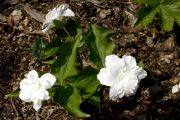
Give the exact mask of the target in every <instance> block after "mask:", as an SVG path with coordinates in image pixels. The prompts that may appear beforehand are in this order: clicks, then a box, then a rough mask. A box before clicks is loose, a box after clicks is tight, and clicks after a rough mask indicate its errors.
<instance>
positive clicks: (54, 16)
mask: <svg viewBox="0 0 180 120" xmlns="http://www.w3.org/2000/svg"><path fill="white" fill-rule="evenodd" d="M64 16H67V17H70V16H74V12H73V11H72V10H71V9H69V5H68V4H62V5H60V6H59V7H57V8H54V9H52V10H51V11H49V12H48V13H47V14H46V16H45V21H44V22H43V26H42V29H43V30H42V31H43V32H48V31H49V30H50V29H51V28H53V27H54V23H53V20H60V21H62V20H63V18H64Z"/></svg>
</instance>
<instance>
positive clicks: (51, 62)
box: [42, 59, 56, 65]
mask: <svg viewBox="0 0 180 120" xmlns="http://www.w3.org/2000/svg"><path fill="white" fill-rule="evenodd" d="M55 61H56V59H51V60H47V61H42V63H44V64H49V65H52V64H54V63H55Z"/></svg>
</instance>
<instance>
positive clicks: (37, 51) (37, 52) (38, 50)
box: [31, 38, 47, 60]
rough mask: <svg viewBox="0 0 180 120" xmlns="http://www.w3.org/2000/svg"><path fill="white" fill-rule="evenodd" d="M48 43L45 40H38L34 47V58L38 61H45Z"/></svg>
mask: <svg viewBox="0 0 180 120" xmlns="http://www.w3.org/2000/svg"><path fill="white" fill-rule="evenodd" d="M46 45H47V42H46V41H45V40H43V39H40V38H38V39H37V40H36V41H35V42H34V43H33V44H32V45H31V50H32V53H33V55H34V57H37V58H38V59H40V60H41V59H44V57H45V55H44V50H45V48H46Z"/></svg>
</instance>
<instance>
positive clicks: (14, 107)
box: [10, 99, 19, 117]
mask: <svg viewBox="0 0 180 120" xmlns="http://www.w3.org/2000/svg"><path fill="white" fill-rule="evenodd" d="M10 101H11V104H12V107H13V109H14V111H15V113H16V115H17V117H19V113H18V111H17V109H16V106H15V104H14V101H13V100H12V99H10Z"/></svg>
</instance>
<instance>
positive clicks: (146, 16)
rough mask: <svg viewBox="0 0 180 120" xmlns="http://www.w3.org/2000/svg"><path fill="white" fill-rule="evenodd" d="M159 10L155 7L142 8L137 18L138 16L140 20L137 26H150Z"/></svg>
mask: <svg viewBox="0 0 180 120" xmlns="http://www.w3.org/2000/svg"><path fill="white" fill-rule="evenodd" d="M156 9H157V8H154V7H143V8H141V9H140V10H139V11H138V13H137V16H138V20H137V22H136V24H135V26H145V27H146V26H147V25H149V24H150V23H151V22H152V21H153V19H154V17H155V15H156V13H157V10H156Z"/></svg>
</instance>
